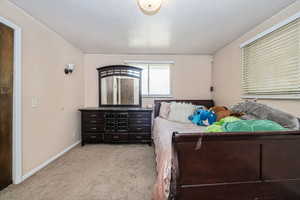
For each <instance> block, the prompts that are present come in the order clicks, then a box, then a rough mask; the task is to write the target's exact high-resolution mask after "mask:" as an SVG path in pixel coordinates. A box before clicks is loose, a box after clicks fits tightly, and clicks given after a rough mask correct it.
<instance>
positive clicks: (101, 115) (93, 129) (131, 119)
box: [80, 107, 152, 146]
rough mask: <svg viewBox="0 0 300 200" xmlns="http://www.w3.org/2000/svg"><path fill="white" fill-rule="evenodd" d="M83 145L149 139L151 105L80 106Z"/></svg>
mask: <svg viewBox="0 0 300 200" xmlns="http://www.w3.org/2000/svg"><path fill="white" fill-rule="evenodd" d="M80 112H81V138H82V146H83V145H85V144H88V143H148V144H150V145H151V142H152V139H151V128H152V109H147V108H141V107H97V108H82V109H80Z"/></svg>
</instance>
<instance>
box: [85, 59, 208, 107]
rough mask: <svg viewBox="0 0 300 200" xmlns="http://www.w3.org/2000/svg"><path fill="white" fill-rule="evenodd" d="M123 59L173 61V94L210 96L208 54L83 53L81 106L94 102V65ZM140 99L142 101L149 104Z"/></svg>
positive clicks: (111, 63) (148, 102)
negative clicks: (83, 83)
mask: <svg viewBox="0 0 300 200" xmlns="http://www.w3.org/2000/svg"><path fill="white" fill-rule="evenodd" d="M125 60H150V61H166V60H167V61H174V62H175V64H174V65H173V66H172V68H171V85H172V94H173V97H174V98H180V99H184V98H188V99H211V93H210V90H209V89H210V86H211V56H205V55H203V56H198V55H195V56H193V55H101V54H87V55H85V58H84V65H85V71H84V73H85V106H97V105H98V75H97V71H96V68H98V67H100V66H105V65H113V64H124V61H125ZM152 103H153V99H144V100H143V104H144V105H146V104H152Z"/></svg>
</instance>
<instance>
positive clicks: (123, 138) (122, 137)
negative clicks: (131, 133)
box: [104, 133, 128, 142]
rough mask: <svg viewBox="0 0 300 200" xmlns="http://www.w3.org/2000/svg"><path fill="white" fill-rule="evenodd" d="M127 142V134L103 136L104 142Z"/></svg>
mask: <svg viewBox="0 0 300 200" xmlns="http://www.w3.org/2000/svg"><path fill="white" fill-rule="evenodd" d="M127 140H128V134H127V133H126V134H117V133H112V134H104V141H107V142H122V141H127Z"/></svg>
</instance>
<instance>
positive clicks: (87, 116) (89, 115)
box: [82, 112, 104, 121]
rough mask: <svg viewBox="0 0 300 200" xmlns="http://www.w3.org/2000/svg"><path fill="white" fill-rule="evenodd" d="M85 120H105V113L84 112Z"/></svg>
mask: <svg viewBox="0 0 300 200" xmlns="http://www.w3.org/2000/svg"><path fill="white" fill-rule="evenodd" d="M82 116H83V119H84V120H85V121H86V120H88V119H96V118H98V119H104V112H83V113H82Z"/></svg>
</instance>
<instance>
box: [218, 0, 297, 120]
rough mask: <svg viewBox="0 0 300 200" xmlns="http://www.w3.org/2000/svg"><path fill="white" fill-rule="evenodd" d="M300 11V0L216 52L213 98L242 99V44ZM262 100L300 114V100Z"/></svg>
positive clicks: (232, 101)
mask: <svg viewBox="0 0 300 200" xmlns="http://www.w3.org/2000/svg"><path fill="white" fill-rule="evenodd" d="M299 11H300V1H297V2H296V3H294V4H292V5H291V6H289V7H288V8H286V9H284V10H282V11H281V12H280V13H278V14H276V15H275V16H273V17H272V18H270V19H268V20H267V21H265V22H263V23H262V24H260V25H258V26H257V27H255V28H253V29H252V30H251V31H250V32H248V33H246V34H245V35H243V36H242V37H240V38H239V39H237V40H235V41H233V42H232V43H230V44H228V45H227V46H226V47H224V48H222V49H220V50H219V51H217V52H216V54H215V56H214V63H213V83H214V86H215V92H214V94H213V98H214V100H215V101H216V103H217V104H219V105H227V106H228V105H232V104H235V103H237V102H239V101H240V96H241V94H242V90H241V73H240V67H241V65H240V58H241V50H240V48H239V46H240V44H242V43H243V42H245V41H247V40H249V39H251V38H252V37H254V36H256V35H257V34H259V33H261V32H263V31H265V30H266V29H268V28H270V27H272V26H274V25H275V24H277V23H279V22H281V21H283V20H285V19H287V18H288V17H289V16H292V15H294V14H295V13H297V12H299ZM260 102H263V103H266V104H269V105H271V106H275V107H277V108H280V109H282V110H285V111H287V112H290V113H292V114H295V115H297V116H300V100H298V101H295V100H294V101H292V100H260Z"/></svg>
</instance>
